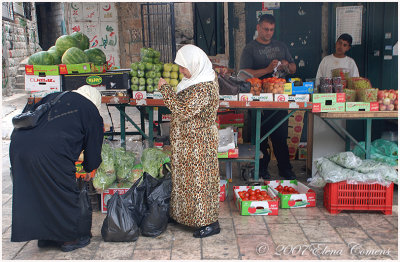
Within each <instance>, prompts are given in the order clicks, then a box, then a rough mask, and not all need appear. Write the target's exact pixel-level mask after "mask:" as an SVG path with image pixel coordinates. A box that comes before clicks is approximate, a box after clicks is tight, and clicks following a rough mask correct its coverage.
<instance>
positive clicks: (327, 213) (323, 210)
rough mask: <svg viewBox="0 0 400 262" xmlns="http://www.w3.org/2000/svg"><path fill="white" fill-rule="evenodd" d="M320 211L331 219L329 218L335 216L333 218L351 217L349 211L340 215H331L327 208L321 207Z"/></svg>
mask: <svg viewBox="0 0 400 262" xmlns="http://www.w3.org/2000/svg"><path fill="white" fill-rule="evenodd" d="M319 210H320V211H321V212H322V214H324V215H325V216H326V217H329V216H333V217H336V216H349V215H350V213H349V212H348V211H342V212H340V213H338V214H332V213H329V211H328V210H327V209H326V207H319Z"/></svg>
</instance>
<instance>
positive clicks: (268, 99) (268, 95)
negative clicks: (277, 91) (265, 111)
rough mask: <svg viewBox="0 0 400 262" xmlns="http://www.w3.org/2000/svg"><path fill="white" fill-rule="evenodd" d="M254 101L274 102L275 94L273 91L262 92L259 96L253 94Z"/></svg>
mask: <svg viewBox="0 0 400 262" xmlns="http://www.w3.org/2000/svg"><path fill="white" fill-rule="evenodd" d="M251 99H252V101H262V102H272V101H274V94H272V93H261V94H260V95H259V96H255V95H253V96H252V97H251Z"/></svg>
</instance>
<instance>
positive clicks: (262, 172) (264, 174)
mask: <svg viewBox="0 0 400 262" xmlns="http://www.w3.org/2000/svg"><path fill="white" fill-rule="evenodd" d="M258 174H259V177H261V178H262V179H270V178H271V175H270V174H269V172H268V170H267V169H263V170H261V169H260V171H259V172H258Z"/></svg>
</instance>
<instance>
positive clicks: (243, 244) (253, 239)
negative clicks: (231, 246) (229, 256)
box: [237, 235, 280, 260]
mask: <svg viewBox="0 0 400 262" xmlns="http://www.w3.org/2000/svg"><path fill="white" fill-rule="evenodd" d="M237 239H238V245H239V252H240V256H241V259H242V260H279V259H280V257H279V256H278V255H276V254H275V250H276V247H275V244H274V242H273V241H272V238H271V236H268V235H238V237H237Z"/></svg>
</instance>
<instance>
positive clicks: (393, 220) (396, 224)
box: [385, 216, 399, 229]
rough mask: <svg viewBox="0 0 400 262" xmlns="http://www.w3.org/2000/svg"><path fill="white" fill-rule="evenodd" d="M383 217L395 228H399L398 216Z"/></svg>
mask: <svg viewBox="0 0 400 262" xmlns="http://www.w3.org/2000/svg"><path fill="white" fill-rule="evenodd" d="M385 219H386V220H387V221H388V222H389V223H390V224H392V225H393V226H394V227H395V228H396V229H397V228H399V217H398V216H385Z"/></svg>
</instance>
